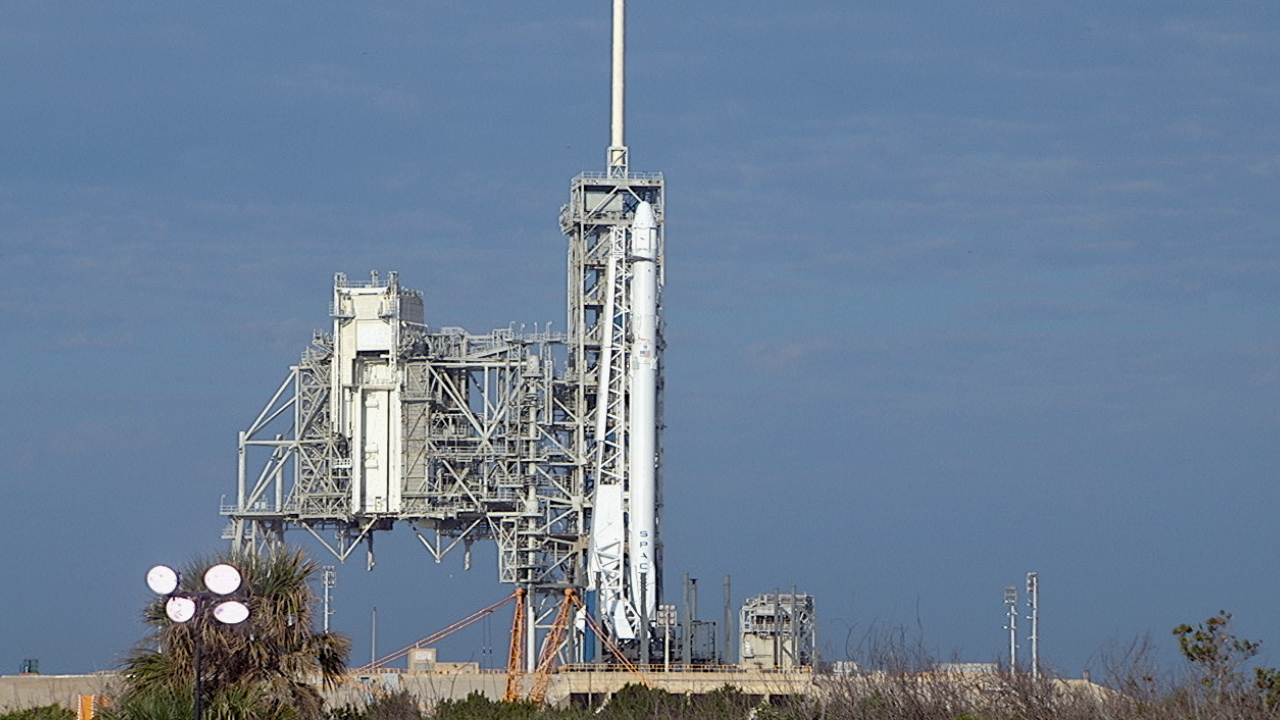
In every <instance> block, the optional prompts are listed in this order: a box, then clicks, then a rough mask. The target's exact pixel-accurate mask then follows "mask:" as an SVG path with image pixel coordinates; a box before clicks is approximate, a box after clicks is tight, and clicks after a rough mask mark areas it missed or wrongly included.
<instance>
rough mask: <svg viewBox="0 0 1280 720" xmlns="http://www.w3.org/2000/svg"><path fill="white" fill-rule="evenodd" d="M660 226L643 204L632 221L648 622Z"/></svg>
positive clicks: (639, 532) (633, 381) (641, 560)
mask: <svg viewBox="0 0 1280 720" xmlns="http://www.w3.org/2000/svg"><path fill="white" fill-rule="evenodd" d="M657 259H658V227H657V222H656V219H655V218H654V214H653V207H652V206H651V205H650V204H649V203H647V202H642V203H640V204H639V206H638V207H637V208H636V214H635V219H634V220H633V221H632V225H631V288H630V294H631V297H630V305H631V338H630V343H631V353H630V355H631V357H630V360H631V363H630V367H629V368H628V372H629V374H630V376H631V377H630V383H629V384H630V390H631V393H630V398H629V400H630V402H629V405H628V418H627V430H628V433H629V437H630V443H629V448H628V473H627V475H628V479H629V488H628V490H629V493H628V495H629V502H628V504H627V505H628V508H627V509H628V518H627V519H628V522H627V526H628V537H627V544H628V550H629V552H628V555H629V559H630V578H629V580H630V585H631V590H630V593H629V594H630V595H631V598H632V600H633V602H634V604H635V608H636V611H637V612H643V613H644V615H645V616H646V617H645V618H643V620H642V622H648V621H649V620H650V619H651V618H652V617H654V614H655V612H656V610H657V608H656V602H657V587H658V584H659V578H658V576H657V573H658V571H659V568H658V563H657V543H658V536H657V535H658V528H657V504H658V478H657V465H658V446H657V440H658V419H657V418H658V414H657V409H658V267H657V265H658V263H657Z"/></svg>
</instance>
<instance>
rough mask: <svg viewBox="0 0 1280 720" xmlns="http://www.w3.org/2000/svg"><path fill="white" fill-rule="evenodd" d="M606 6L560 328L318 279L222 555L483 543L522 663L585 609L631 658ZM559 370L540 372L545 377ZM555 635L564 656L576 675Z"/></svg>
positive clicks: (655, 551)
mask: <svg viewBox="0 0 1280 720" xmlns="http://www.w3.org/2000/svg"><path fill="white" fill-rule="evenodd" d="M625 15H626V13H625V0H614V2H613V63H612V66H613V78H612V112H611V115H612V122H611V138H610V139H611V142H610V145H609V147H608V151H607V155H606V165H605V170H604V171H603V172H585V173H582V174H580V175H579V176H578V177H576V178H574V180H573V182H572V185H571V189H570V198H569V202H568V204H566V205H565V206H564V207H563V209H562V211H561V215H560V225H561V229H562V230H563V232H564V233H565V235H566V236H567V238H568V323H567V326H568V330H567V333H566V334H563V335H560V334H553V333H550V332H548V331H535V332H532V333H524V332H515V331H514V330H495V331H493V332H490V333H487V334H480V335H476V334H471V333H468V332H467V331H465V330H462V329H460V328H453V327H442V328H438V329H436V328H433V327H432V326H429V325H428V324H427V318H426V317H425V315H424V311H423V302H422V296H421V295H420V294H419V293H417V292H415V291H412V290H408V289H405V288H403V287H401V285H400V281H399V278H398V276H397V275H396V274H395V273H392V274H390V275H389V276H387V277H386V278H385V279H383V278H380V277H379V276H378V275H377V274H376V273H374V274H373V275H371V277H370V279H369V280H368V281H365V282H357V281H352V280H350V279H348V278H347V277H346V276H345V275H343V274H338V275H337V276H335V279H334V287H333V298H332V304H331V315H332V319H333V325H332V330H331V332H329V333H324V334H318V335H317V336H316V337H315V338H314V339H313V341H312V344H311V346H310V347H309V348H308V349H307V350H306V352H304V353H303V355H302V358H301V360H300V361H299V363H298V364H297V365H295V366H293V367H292V368H291V369H290V372H289V374H288V376H287V378H286V380H285V382H284V383H283V384H282V385H281V386H280V387H279V389H278V390H277V391H276V393H275V394H274V395H273V396H272V398H271V399H270V400H269V401H268V402H267V404H266V405H265V407H264V408H263V409H262V411H261V412H260V413H259V415H258V416H257V418H256V419H255V420H254V421H253V422H252V423H251V424H250V425H249V427H248V428H247V429H246V430H245V431H243V432H241V433H240V440H239V473H238V483H237V488H236V496H235V502H234V503H232V504H230V505H227V506H224V507H223V509H222V513H223V514H224V515H225V516H227V518H228V526H227V530H226V533H225V534H226V537H227V538H228V539H230V540H231V541H232V543H233V546H235V547H237V548H250V547H261V546H269V545H276V544H282V543H283V542H284V533H285V531H286V530H288V529H291V528H298V529H302V530H304V531H306V532H307V533H309V534H310V535H312V536H314V538H315V539H316V540H318V541H319V542H320V543H321V544H322V545H323V546H324V547H325V548H327V549H328V550H329V551H331V552H332V553H333V554H334V555H335V556H336V557H337V558H338V559H339V560H342V561H345V560H347V559H348V558H349V557H350V555H351V554H352V553H353V552H354V551H355V549H356V548H358V547H360V546H362V545H363V546H364V547H365V548H366V551H367V558H368V566H369V567H372V565H373V538H374V535H375V534H376V533H377V532H378V531H385V530H390V529H392V528H393V527H395V526H397V525H399V526H407V527H409V528H411V530H412V532H414V533H415V534H416V536H417V537H418V539H419V540H420V541H421V542H422V544H423V546H424V547H425V548H426V549H427V550H428V551H429V552H430V553H431V555H432V556H433V557H434V558H435V559H436V560H440V559H441V558H442V557H444V556H445V555H446V554H448V553H450V552H451V551H453V550H455V549H457V548H459V547H461V548H462V552H464V553H465V558H466V559H465V563H466V565H468V566H469V565H470V553H471V548H472V544H473V543H474V542H475V541H476V540H478V539H492V540H494V541H495V542H496V544H497V547H498V574H499V579H500V581H502V582H504V583H511V584H514V585H516V586H518V587H520V588H523V589H524V590H525V592H526V596H527V597H529V598H530V599H531V602H529V603H528V605H527V613H528V615H527V618H526V620H525V627H528V628H532V629H534V632H530V633H528V648H527V651H526V652H525V653H524V657H525V658H527V659H528V662H529V663H530V665H532V663H533V661H534V658H536V657H537V656H538V652H536V649H535V648H536V643H537V640H536V638H537V637H545V636H547V634H548V630H549V627H550V624H551V617H552V615H554V614H555V605H556V604H557V602H558V601H559V599H560V598H561V597H562V596H563V595H564V593H565V592H566V591H567V590H575V591H578V592H579V594H582V593H583V592H585V594H586V596H587V597H588V599H589V601H588V604H587V605H588V608H589V609H590V610H591V611H592V612H593V613H595V614H596V615H597V616H598V618H599V620H600V624H601V625H602V626H603V629H604V632H605V634H606V635H607V636H609V639H610V644H612V645H613V646H614V647H620V648H622V649H623V651H624V652H626V653H627V654H629V655H632V656H633V657H644V658H646V659H647V655H646V654H645V653H647V652H648V651H647V648H648V638H649V636H650V627H651V626H652V622H653V618H654V616H655V613H656V610H657V607H658V605H659V603H660V602H661V598H662V594H661V593H662V544H661V540H660V528H661V523H660V518H661V497H662V495H661V469H662V463H661V458H662V446H661V428H662V351H663V340H662V287H663V267H664V262H663V260H664V246H663V233H662V227H663V215H664V209H665V204H664V197H663V178H662V176H661V175H660V174H657V173H635V172H631V171H630V169H629V167H628V165H629V159H628V150H627V146H626V143H625V138H624V135H623V129H624V110H625V107H624V101H625V85H624V75H625V73H624V62H625V60H624V58H625V35H626V33H625ZM557 358H559V360H557ZM583 640H584V638H583V637H581V636H577V635H575V634H573V633H570V634H569V635H568V636H567V640H566V644H565V647H564V648H562V649H561V652H562V654H563V656H564V657H566V658H567V659H572V660H577V661H581V660H591V659H595V658H593V657H588V656H587V655H588V654H590V653H589V652H588V650H587V645H586V643H584V642H583Z"/></svg>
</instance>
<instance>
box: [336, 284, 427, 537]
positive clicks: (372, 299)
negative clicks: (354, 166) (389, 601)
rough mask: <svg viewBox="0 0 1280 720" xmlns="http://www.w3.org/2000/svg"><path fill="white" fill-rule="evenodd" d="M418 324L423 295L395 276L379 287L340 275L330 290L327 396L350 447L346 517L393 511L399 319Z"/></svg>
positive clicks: (398, 454) (398, 436) (398, 482)
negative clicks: (331, 346)
mask: <svg viewBox="0 0 1280 720" xmlns="http://www.w3.org/2000/svg"><path fill="white" fill-rule="evenodd" d="M422 321H423V309H422V296H421V295H420V294H418V293H417V292H414V291H411V290H402V289H401V288H400V285H399V282H398V279H397V277H396V275H395V273H392V274H391V276H390V278H389V279H388V282H387V283H386V284H385V285H383V284H382V283H380V282H379V281H378V276H377V273H374V274H373V276H372V278H371V281H370V282H369V283H368V284H357V283H350V282H348V281H347V280H346V277H345V276H344V275H342V274H339V275H337V276H336V277H335V281H334V288H333V343H334V353H333V363H332V366H331V373H332V378H331V383H330V397H331V398H334V399H335V400H336V401H335V402H334V403H333V405H332V407H333V409H334V412H333V415H332V421H333V423H334V427H333V432H334V434H335V435H336V436H337V437H338V438H340V439H342V440H345V444H346V446H347V448H349V449H350V456H349V458H348V461H349V462H350V468H349V471H350V478H351V480H350V512H351V514H352V515H356V516H360V515H382V514H394V513H398V512H400V510H401V500H402V497H401V495H402V489H403V487H404V470H403V465H404V461H403V458H404V452H403V447H402V442H401V441H402V432H401V425H402V416H403V412H402V409H401V398H400V388H401V375H402V372H401V367H400V364H401V363H400V352H399V349H400V340H401V334H402V331H403V325H404V324H405V323H413V324H417V325H419V326H421V325H422Z"/></svg>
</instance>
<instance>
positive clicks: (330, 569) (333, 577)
mask: <svg viewBox="0 0 1280 720" xmlns="http://www.w3.org/2000/svg"><path fill="white" fill-rule="evenodd" d="M320 584H321V585H322V586H323V587H324V631H325V632H329V616H330V615H332V614H333V610H330V609H329V591H330V590H332V589H333V586H334V585H337V584H338V569H337V568H335V567H334V566H332V565H325V566H324V568H323V570H322V572H321V575H320Z"/></svg>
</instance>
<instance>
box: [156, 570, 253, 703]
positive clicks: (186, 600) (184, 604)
mask: <svg viewBox="0 0 1280 720" xmlns="http://www.w3.org/2000/svg"><path fill="white" fill-rule="evenodd" d="M243 582H244V579H243V578H242V577H241V575H240V571H239V570H237V569H235V568H234V567H232V566H230V565H227V564H218V565H214V566H213V567H211V568H209V569H208V570H206V571H205V573H204V586H205V588H206V589H207V592H187V591H180V590H179V588H180V587H181V585H182V576H181V575H179V574H178V571H177V570H174V569H173V568H171V567H169V566H168V565H156V566H155V567H153V568H151V569H150V570H148V571H147V587H149V588H151V591H152V592H154V593H155V594H157V595H160V596H163V597H166V598H167V599H166V600H165V603H164V614H165V615H166V616H167V617H168V618H169V619H170V620H172V621H173V622H176V623H185V622H189V621H190V620H192V619H193V618H195V617H196V615H197V614H198V613H199V612H200V609H201V608H202V607H208V603H207V602H206V601H214V602H215V603H216V604H214V605H213V610H212V614H213V619H215V620H217V621H218V622H220V623H222V624H223V625H238V624H240V623H242V622H244V621H245V620H248V619H249V606H248V605H246V604H244V603H243V602H241V601H239V600H235V599H232V598H230V597H228V596H229V595H231V594H233V593H235V592H236V591H237V590H239V589H240V586H241V585H242V584H243ZM200 635H201V634H200V630H199V629H196V630H194V631H193V632H192V633H191V642H192V646H193V649H194V653H193V658H194V660H195V683H194V685H195V687H194V690H193V693H192V694H193V696H194V697H193V700H192V703H193V713H192V714H193V715H194V717H195V720H201V719H202V715H203V714H204V707H203V700H202V698H201V696H200V689H201V688H200V671H201V662H202V658H201V657H200Z"/></svg>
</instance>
